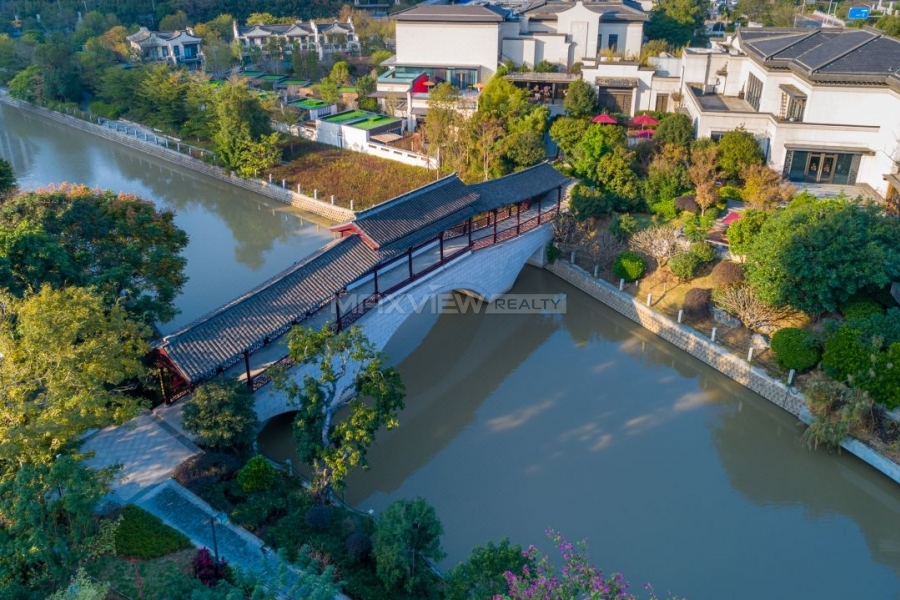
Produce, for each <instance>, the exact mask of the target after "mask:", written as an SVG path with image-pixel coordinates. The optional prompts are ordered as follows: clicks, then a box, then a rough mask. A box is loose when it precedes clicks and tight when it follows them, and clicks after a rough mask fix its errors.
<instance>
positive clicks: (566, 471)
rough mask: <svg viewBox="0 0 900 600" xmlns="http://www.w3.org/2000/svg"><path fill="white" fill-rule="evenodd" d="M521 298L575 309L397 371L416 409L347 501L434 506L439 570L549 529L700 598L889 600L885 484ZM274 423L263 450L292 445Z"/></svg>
mask: <svg viewBox="0 0 900 600" xmlns="http://www.w3.org/2000/svg"><path fill="white" fill-rule="evenodd" d="M514 291H515V292H518V293H537V292H549V293H558V292H564V293H567V294H568V314H566V315H565V316H564V317H561V318H555V319H553V318H544V317H535V316H509V315H488V316H484V315H481V316H478V315H444V316H441V317H440V318H439V319H438V320H437V322H436V323H435V325H434V326H433V328H432V329H431V330H430V332H429V333H428V335H427V336H426V337H425V338H424V340H423V341H422V342H421V345H420V346H419V347H418V348H416V349H415V350H414V351H413V352H412V353H410V354H409V356H407V357H406V358H405V359H404V360H403V361H402V362H400V364H399V368H400V370H401V373H402V374H403V377H404V381H406V383H407V386H408V389H409V395H408V398H407V406H408V408H407V410H406V411H404V413H403V414H402V415H401V426H400V427H399V428H398V429H396V430H394V431H392V432H387V433H384V434H380V435H379V438H378V443H377V445H376V447H375V448H373V449H372V451H371V452H370V459H371V464H372V468H371V470H370V471H368V472H364V473H357V474H354V476H353V477H352V479H351V481H350V482H349V489H348V492H347V499H348V500H349V501H351V502H353V503H355V504H356V505H357V506H359V507H360V508H363V509H368V508H370V507H371V508H374V509H376V510H377V511H380V510H383V509H384V507H386V506H387V504H389V503H390V502H391V501H392V500H394V499H397V498H401V497H406V498H409V497H415V496H419V495H421V496H424V497H426V498H428V499H429V501H430V502H432V504H434V505H435V507H436V509H437V512H438V514H439V515H440V517H441V519H442V521H443V523H444V527H445V530H446V531H447V535H446V536H445V540H444V545H445V549H446V550H447V552H448V559H447V560H446V561H445V562H444V563H443V566H444V567H449V566H452V565H453V564H455V563H456V562H457V561H459V560H462V559H463V558H465V556H466V555H467V554H468V552H469V550H470V549H471V548H472V547H473V546H474V545H476V544H480V543H484V542H485V541H487V540H498V539H500V538H502V537H504V536H509V537H511V538H512V539H513V540H514V541H516V542H519V543H522V544H528V543H532V542H536V543H538V545H539V546H540V547H542V548H543V549H545V550H548V551H549V550H550V548H549V545H548V544H547V543H546V542H545V541H544V540H545V537H544V534H543V531H544V529H545V528H546V527H554V528H557V529H559V530H561V531H563V532H565V533H566V534H567V535H568V536H569V537H570V538H580V537H586V538H588V539H589V540H590V541H591V545H592V558H593V559H594V560H596V562H598V563H599V564H601V565H603V566H604V567H605V568H606V569H608V570H619V571H622V572H625V573H627V574H628V576H629V578H630V579H631V580H632V581H633V582H635V583H636V584H639V583H641V582H643V581H651V582H653V583H654V585H655V586H656V588H657V589H659V590H670V589H671V590H674V591H676V592H678V593H679V594H683V595H687V596H689V597H690V598H693V599H694V600H697V599H704V598H709V599H720V598H729V599H738V600H740V599H747V600H750V599H754V600H755V599H757V598H760V597H765V598H791V599H795V598H817V599H818V598H851V597H852V598H888V597H896V596H897V594H898V591H900V585H898V575H897V571H898V569H900V556H898V555H897V553H896V551H895V550H896V548H897V547H898V544H897V540H896V536H897V534H896V533H895V530H896V524H897V516H898V514H897V510H896V504H897V503H898V502H900V491H898V490H897V489H896V487H895V486H892V485H889V484H887V483H886V481H885V480H884V478H883V476H881V475H880V474H876V473H874V472H873V471H872V470H871V469H869V468H868V467H866V466H864V465H862V464H861V463H860V462H859V461H856V460H854V459H850V458H848V457H832V456H828V455H827V454H824V453H820V452H819V453H817V452H810V451H809V450H807V449H806V447H805V446H802V445H801V444H800V443H799V436H800V433H801V431H800V429H799V428H798V427H796V425H795V420H794V419H793V418H791V417H790V416H789V415H787V414H786V413H783V412H779V410H778V409H777V408H775V407H773V406H772V405H770V404H769V403H767V402H765V401H764V400H762V399H761V398H759V397H757V396H756V395H755V394H752V393H751V392H748V391H747V390H746V389H745V388H743V387H741V386H739V385H737V384H735V383H734V382H732V381H731V380H729V379H727V378H725V377H723V376H722V375H721V374H719V373H717V372H715V371H713V370H711V369H709V368H708V367H706V366H705V365H703V364H702V363H700V362H698V361H696V360H694V359H692V358H690V357H689V356H687V355H686V354H684V353H683V352H680V351H678V350H677V349H675V348H674V347H673V346H671V345H669V344H668V343H666V342H664V341H662V340H660V339H658V338H656V337H655V336H652V335H650V334H649V333H647V332H646V331H644V330H642V329H638V328H637V327H636V326H634V325H633V324H631V323H630V322H628V321H627V320H625V319H624V318H622V317H621V316H619V315H617V314H615V313H613V312H611V311H609V310H607V309H605V308H603V307H601V306H599V305H598V304H597V303H596V302H595V301H593V300H592V299H590V298H589V297H587V296H586V295H584V294H581V293H580V292H578V291H577V290H574V289H573V288H571V287H570V286H568V285H566V284H565V283H564V282H562V281H560V280H558V279H556V278H555V277H553V276H552V275H550V274H548V273H546V272H542V271H538V270H535V269H526V271H525V272H523V274H522V276H520V278H519V281H518V282H517V284H516V287H515V289H514ZM282 427H283V426H282ZM277 429H278V424H277V423H273V424H272V426H271V427H270V428H268V429H267V430H266V431H264V433H263V437H262V440H261V441H262V446H263V448H264V449H265V450H266V451H267V452H270V453H276V454H277V453H278V451H281V452H284V451H285V450H286V449H287V448H288V447H289V446H290V433H289V428H284V427H283V428H282V430H281V431H277ZM283 456H284V455H282V458H283ZM835 459H837V460H835ZM884 530H890V531H884Z"/></svg>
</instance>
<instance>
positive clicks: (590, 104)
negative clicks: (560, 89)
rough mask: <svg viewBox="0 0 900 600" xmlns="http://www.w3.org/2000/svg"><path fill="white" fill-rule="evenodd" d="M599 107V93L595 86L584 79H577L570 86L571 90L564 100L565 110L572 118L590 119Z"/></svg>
mask: <svg viewBox="0 0 900 600" xmlns="http://www.w3.org/2000/svg"><path fill="white" fill-rule="evenodd" d="M596 105H597V92H596V91H594V86H592V85H591V84H589V83H588V82H586V81H585V80H584V79H576V80H575V81H573V82H572V83H571V84H569V90H568V92H567V93H566V97H565V99H564V100H563V108H564V109H565V111H566V112H567V113H568V114H569V116H570V117H575V118H578V117H590V116H592V115H593V114H594V110H595V107H596Z"/></svg>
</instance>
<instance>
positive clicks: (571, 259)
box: [569, 250, 575, 265]
mask: <svg viewBox="0 0 900 600" xmlns="http://www.w3.org/2000/svg"><path fill="white" fill-rule="evenodd" d="M569 262H570V263H572V264H573V265H574V264H575V251H574V250H572V254H570V255H569Z"/></svg>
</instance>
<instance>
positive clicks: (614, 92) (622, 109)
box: [597, 88, 631, 115]
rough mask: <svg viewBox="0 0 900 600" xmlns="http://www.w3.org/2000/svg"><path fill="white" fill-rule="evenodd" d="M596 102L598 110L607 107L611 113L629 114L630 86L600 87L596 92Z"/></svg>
mask: <svg viewBox="0 0 900 600" xmlns="http://www.w3.org/2000/svg"><path fill="white" fill-rule="evenodd" d="M597 104H599V106H600V110H603V109H607V110H608V111H609V112H612V113H622V114H625V115H630V114H631V88H627V89H623V88H600V90H599V91H598V92H597Z"/></svg>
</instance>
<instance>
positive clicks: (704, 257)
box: [688, 242, 716, 263]
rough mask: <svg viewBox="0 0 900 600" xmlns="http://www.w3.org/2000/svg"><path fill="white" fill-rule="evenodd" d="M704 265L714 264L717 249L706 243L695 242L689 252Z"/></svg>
mask: <svg viewBox="0 0 900 600" xmlns="http://www.w3.org/2000/svg"><path fill="white" fill-rule="evenodd" d="M688 252H690V253H691V254H693V255H694V256H696V257H697V260H699V261H700V262H702V263H708V262H712V261H713V260H714V259H715V258H716V249H715V248H713V247H712V244H707V243H706V242H694V243H693V244H691V249H690V250H689V251H688Z"/></svg>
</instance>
